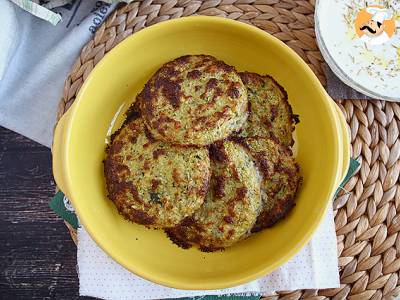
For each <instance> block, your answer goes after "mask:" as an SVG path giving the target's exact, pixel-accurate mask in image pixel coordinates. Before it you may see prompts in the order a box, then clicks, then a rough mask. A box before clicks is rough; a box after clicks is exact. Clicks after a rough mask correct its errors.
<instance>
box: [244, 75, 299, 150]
mask: <svg viewBox="0 0 400 300" xmlns="http://www.w3.org/2000/svg"><path fill="white" fill-rule="evenodd" d="M239 75H240V77H241V78H242V81H243V83H244V84H245V86H246V88H247V95H248V100H249V102H250V103H249V117H248V119H247V121H246V123H245V125H244V126H243V128H242V130H241V131H240V133H239V136H242V137H252V136H261V137H270V138H275V139H276V140H279V142H280V143H281V144H283V145H285V146H292V145H293V138H292V132H293V130H294V125H293V115H292V108H291V106H290V105H289V102H288V99H287V98H288V97H287V93H286V91H285V90H284V89H283V87H282V86H280V85H279V84H278V83H277V82H276V81H275V80H274V79H273V78H272V77H270V76H268V75H265V76H262V75H259V74H256V73H250V72H242V73H239Z"/></svg>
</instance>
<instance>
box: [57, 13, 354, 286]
mask: <svg viewBox="0 0 400 300" xmlns="http://www.w3.org/2000/svg"><path fill="white" fill-rule="evenodd" d="M186 54H210V55H214V56H216V57H217V58H219V59H222V60H224V61H225V62H227V63H228V64H230V65H233V66H235V67H236V68H237V69H238V70H247V71H252V72H257V73H260V74H270V75H272V76H273V77H274V78H275V79H276V80H277V81H278V82H279V83H280V84H281V85H282V86H283V87H284V88H285V89H286V91H287V92H288V95H289V100H290V103H291V104H292V106H293V111H294V113H296V114H299V115H300V124H298V125H297V126H296V134H297V142H296V147H297V152H298V154H297V160H298V162H299V163H300V166H301V173H302V175H303V177H304V183H303V185H302V187H301V190H300V192H299V194H298V197H297V205H296V207H295V208H294V210H293V211H292V212H291V213H290V215H289V216H288V217H287V218H286V219H285V220H284V221H282V222H280V223H279V224H278V225H277V226H275V227H273V228H272V229H268V230H265V231H263V232H261V233H259V234H256V235H254V236H252V237H251V238H249V239H247V240H245V241H243V242H240V243H238V244H237V245H236V246H234V247H232V248H229V249H226V250H225V251H223V252H216V253H202V252H200V251H198V250H196V249H191V250H183V249H180V248H178V247H177V246H175V245H174V244H172V243H171V242H170V241H169V240H168V238H167V237H166V236H165V234H164V233H163V232H162V231H161V230H158V231H157V230H149V229H146V228H145V227H143V226H140V225H136V224H132V223H130V222H128V221H125V220H124V219H123V217H121V216H120V215H119V214H118V212H117V210H116V209H115V206H114V205H113V203H112V202H111V201H110V200H108V199H107V197H106V191H105V184H104V178H103V164H102V160H103V158H104V150H105V140H106V139H107V136H108V135H109V133H110V132H109V131H110V128H114V129H115V128H116V127H118V126H119V125H120V124H121V119H122V117H121V115H122V114H123V112H124V111H125V110H126V109H127V107H128V106H129V105H130V104H131V103H132V102H133V101H134V99H135V95H136V94H137V93H138V92H139V91H140V90H141V89H142V87H143V85H144V83H145V82H146V81H147V80H148V79H149V77H150V76H151V75H152V74H153V73H154V72H155V71H156V70H157V69H158V68H159V67H160V66H161V65H162V64H163V63H165V62H167V61H170V60H172V59H174V58H176V57H178V56H181V55H186ZM115 116H117V117H116V122H115V124H114V126H111V127H110V124H112V123H114V122H113V120H114V117H115ZM342 125H343V116H340V114H339V113H338V111H337V110H336V108H335V105H334V104H333V102H332V101H331V100H330V99H329V98H328V96H327V95H326V94H325V91H324V89H323V87H322V86H321V84H320V83H319V81H318V80H317V78H316V77H315V75H314V74H313V72H312V71H311V70H310V68H309V67H308V66H307V65H306V64H305V63H304V62H303V61H302V59H301V58H300V57H299V56H298V55H296V54H295V53H294V52H293V51H292V50H291V49H290V48H288V47H287V46H285V45H284V44H283V43H282V42H280V41H279V40H277V39H276V38H274V37H272V36H271V35H268V34H267V33H265V32H263V31H262V30H259V29H257V28H255V27H252V26H249V25H246V24H243V23H239V22H235V21H231V20H227V19H222V18H214V17H189V18H182V19H177V20H173V21H167V22H163V23H160V24H157V25H154V26H151V27H149V28H147V29H144V30H142V31H140V32H138V33H136V34H134V35H133V36H131V37H129V38H127V39H126V40H125V41H124V42H122V43H121V44H120V45H118V46H117V47H116V48H115V49H113V50H112V51H111V52H110V53H109V54H107V55H106V57H104V59H103V60H102V61H101V62H100V63H99V64H98V65H97V66H96V68H95V69H94V70H93V72H92V73H91V74H90V76H89V78H88V79H87V80H86V82H85V84H84V85H83V86H82V88H81V90H80V92H79V95H78V97H77V99H76V101H75V103H74V104H73V105H72V107H71V108H70V109H69V111H68V112H67V113H66V114H65V115H64V116H63V117H62V119H61V120H60V122H59V123H58V125H57V128H56V131H55V136H54V144H53V154H54V156H53V168H54V177H55V179H56V182H57V184H58V186H59V187H60V188H61V189H62V190H63V191H64V192H65V194H66V195H67V196H68V197H69V198H70V199H71V201H72V203H73V205H74V207H75V209H76V211H77V213H78V216H79V219H80V221H81V223H82V224H83V226H84V227H85V229H86V230H87V231H88V232H89V234H90V235H91V237H92V238H93V239H94V240H95V241H96V242H97V244H98V245H99V246H100V247H101V248H102V249H103V250H104V251H106V252H107V253H108V254H109V255H110V256H111V257H112V258H113V259H114V260H116V261H117V262H118V263H120V264H121V265H123V266H124V267H125V268H127V269H128V270H130V271H132V272H134V273H136V274H137V275H139V276H142V277H144V278H146V279H148V280H151V281H153V282H156V283H159V284H163V285H167V286H170V287H174V288H180V289H219V288H226V287H231V286H235V285H239V284H242V283H245V282H248V281H251V280H253V279H256V278H257V277H260V276H262V275H265V274H267V273H269V272H271V271H273V270H274V269H276V268H278V267H279V266H280V265H282V264H283V263H285V262H286V261H288V260H289V259H290V258H291V257H293V256H294V255H295V254H296V253H297V252H298V251H299V250H300V249H301V248H302V247H303V246H304V245H305V244H306V243H307V242H308V241H309V240H310V238H311V236H312V234H313V232H314V231H315V229H316V228H317V226H318V224H319V223H320V221H321V219H322V218H323V216H324V214H325V211H326V209H327V207H328V205H329V203H330V201H331V200H332V195H333V193H334V191H335V189H336V188H337V186H338V183H339V182H340V180H341V179H342V178H343V175H344V173H345V171H346V169H347V162H346V161H347V158H348V149H349V142H348V138H346V132H345V128H343V126H342ZM344 153H347V154H346V155H347V156H346V157H344ZM345 158H346V159H345Z"/></svg>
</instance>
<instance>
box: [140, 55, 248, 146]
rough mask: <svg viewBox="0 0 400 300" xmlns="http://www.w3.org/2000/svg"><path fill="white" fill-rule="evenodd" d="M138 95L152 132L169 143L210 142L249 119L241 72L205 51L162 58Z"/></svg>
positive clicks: (206, 143)
mask: <svg viewBox="0 0 400 300" xmlns="http://www.w3.org/2000/svg"><path fill="white" fill-rule="evenodd" d="M139 98H140V99H141V101H142V107H141V109H142V114H143V118H144V120H145V122H146V125H147V127H148V128H149V131H150V132H151V134H152V135H153V136H154V137H155V138H156V139H158V140H162V141H164V142H169V143H173V144H179V145H209V144H212V143H213V142H215V141H217V140H221V139H224V138H226V137H227V136H228V135H230V134H231V133H232V132H234V131H237V130H239V129H240V128H241V127H242V125H243V124H244V122H245V121H246V119H247V107H248V101H247V91H246V88H245V86H244V85H243V83H242V80H241V79H240V77H239V75H238V74H237V73H236V71H235V69H234V68H233V67H231V66H229V65H227V64H225V63H224V62H222V61H220V60H217V59H216V58H214V57H212V56H208V55H188V56H182V57H180V58H177V59H175V60H173V61H171V62H168V63H166V64H165V65H164V66H162V67H161V68H160V69H159V70H158V71H157V72H156V73H155V74H154V75H153V77H152V78H151V79H150V80H149V81H148V82H147V83H146V85H145V87H144V89H143V91H142V92H141V94H140V95H139Z"/></svg>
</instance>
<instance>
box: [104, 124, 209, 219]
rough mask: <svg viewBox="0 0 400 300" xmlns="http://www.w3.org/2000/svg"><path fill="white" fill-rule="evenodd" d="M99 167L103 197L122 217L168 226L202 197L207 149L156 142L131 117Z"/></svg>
mask: <svg viewBox="0 0 400 300" xmlns="http://www.w3.org/2000/svg"><path fill="white" fill-rule="evenodd" d="M104 172H105V178H106V184H107V191H108V196H109V198H110V199H111V200H112V201H113V202H114V203H115V205H116V206H117V208H118V211H119V212H120V213H121V214H122V215H123V216H124V217H125V218H127V219H129V220H131V221H133V222H136V223H139V224H143V225H147V226H150V227H170V226H174V225H176V224H178V223H179V222H180V221H182V220H183V219H184V218H185V217H187V216H190V215H192V214H193V213H194V212H195V211H196V210H197V209H198V208H199V207H200V206H201V204H202V203H203V202H204V198H205V196H206V194H207V190H208V183H209V179H210V160H209V156H208V150H207V149H206V148H195V147H178V146H174V145H170V144H166V143H164V142H160V141H156V140H154V139H153V138H152V137H151V136H150V134H149V133H148V132H147V131H146V129H145V126H144V123H143V120H142V119H141V118H138V119H135V118H131V119H128V121H127V123H126V124H124V126H123V127H122V129H121V130H120V131H119V132H117V133H116V134H115V135H114V137H113V141H112V144H111V146H110V148H109V149H108V151H107V157H106V160H105V163H104Z"/></svg>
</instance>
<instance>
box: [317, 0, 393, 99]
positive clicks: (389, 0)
mask: <svg viewBox="0 0 400 300" xmlns="http://www.w3.org/2000/svg"><path fill="white" fill-rule="evenodd" d="M369 4H370V5H371V4H374V5H379V6H381V7H382V8H383V9H385V10H386V12H387V13H388V15H389V17H387V18H388V19H387V20H386V21H384V22H383V26H384V27H383V28H385V33H386V32H388V33H389V35H390V36H389V35H387V36H388V38H387V41H385V42H383V43H381V44H378V45H373V44H374V40H375V41H379V40H377V39H374V38H373V39H370V41H367V42H366V39H365V38H366V36H365V37H364V38H362V36H363V35H364V34H363V32H366V30H364V31H363V32H361V31H359V30H356V28H359V27H356V24H357V23H356V19H357V17H358V16H359V13H360V11H362V10H363V9H365V8H366V6H365V1H360V0H317V3H316V8H315V29H316V30H315V31H316V37H317V43H318V46H319V48H320V50H321V53H322V56H323V57H324V59H325V60H326V61H327V63H328V64H329V66H330V67H331V69H332V71H333V72H334V73H335V74H336V76H338V77H339V78H340V79H341V80H342V81H343V82H344V83H345V84H347V85H349V86H350V87H352V88H354V89H355V90H357V91H359V92H361V93H363V94H365V95H368V96H370V97H373V98H377V99H383V100H388V101H397V102H400V28H399V25H400V1H399V0H380V1H375V2H369ZM369 11H370V10H369ZM390 15H391V16H390ZM365 16H369V15H365V11H364V17H365ZM370 16H371V19H370V20H371V21H373V22H377V20H379V16H374V15H372V14H371V15H370ZM389 19H391V20H389ZM358 21H359V19H357V22H358ZM378 22H379V21H378ZM358 23H359V22H358ZM375 24H377V23H375ZM377 25H379V24H377ZM388 25H393V27H390V26H388ZM396 26H397V28H395V27H396ZM389 28H393V29H392V30H389ZM393 32H394V33H393ZM386 34H387V33H386ZM359 35H361V36H359ZM382 37H383V36H382V35H381V36H380V39H381V41H382ZM383 40H384V39H383ZM371 41H372V42H371Z"/></svg>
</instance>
